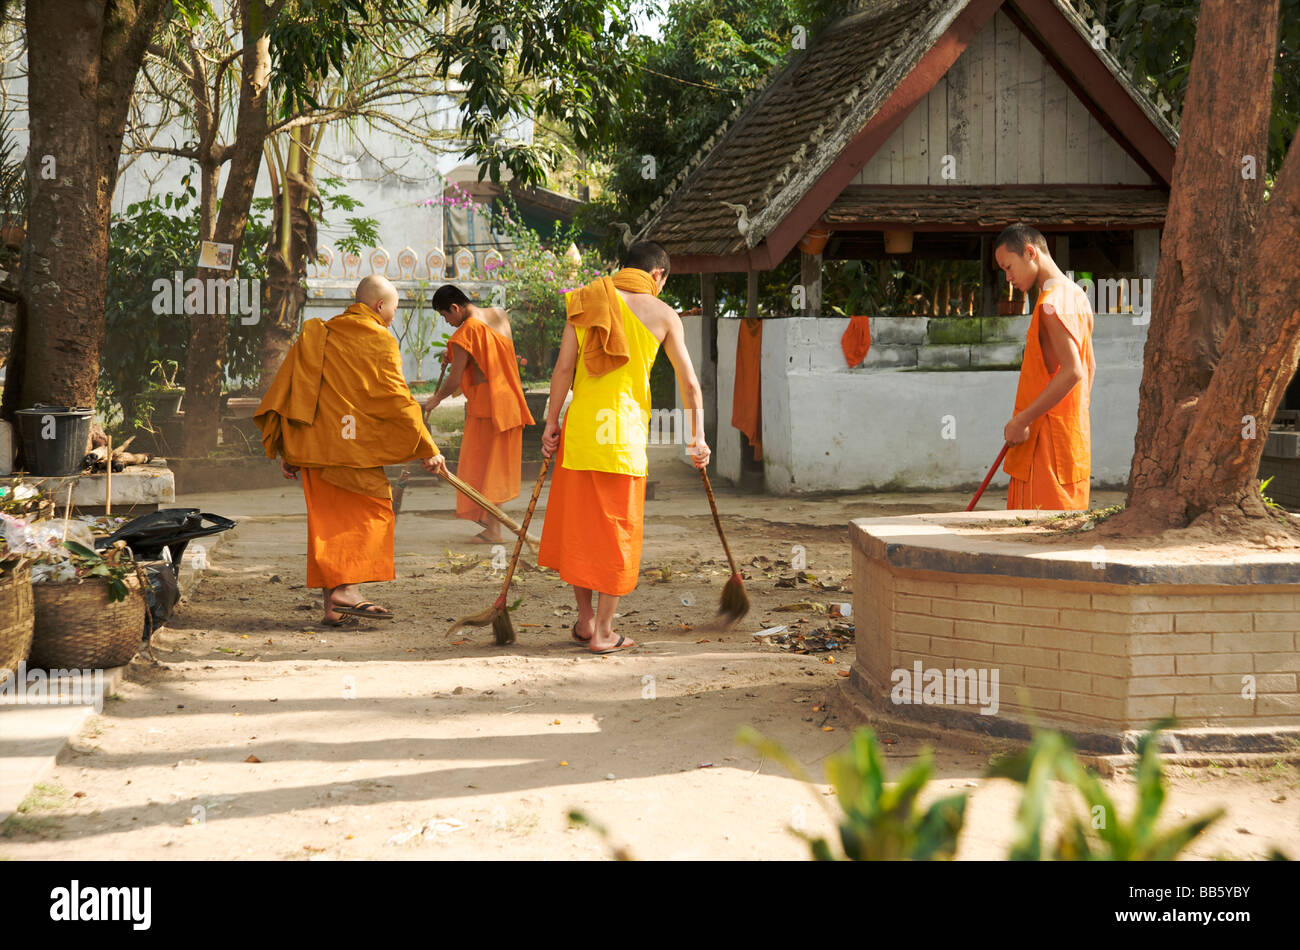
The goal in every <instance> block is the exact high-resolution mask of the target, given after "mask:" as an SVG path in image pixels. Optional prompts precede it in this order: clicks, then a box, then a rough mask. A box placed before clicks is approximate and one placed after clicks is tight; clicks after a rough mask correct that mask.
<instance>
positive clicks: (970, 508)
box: [966, 442, 1011, 511]
mask: <svg viewBox="0 0 1300 950" xmlns="http://www.w3.org/2000/svg"><path fill="white" fill-rule="evenodd" d="M1009 448H1011V443H1009V442H1003V443H1002V451H1001V452H999V453H998V457H997V458H996V459H994V460H993V467H992V468H990V469H989V473H988V474H987V475H985V476H984V481H982V482H980V488H979V491H977V492H976V493H975V497H974V498H972V499H971V500H970V504H969V505H967V506H966V510H967V511H974V510H975V503H976V502H977V501H979V500H980V495H982V494H984V489H986V488H988V487H989V482H990V481H992V479H993V473H994V472H996V471H997V470H998V466H999V465H1001V464H1002V460H1003V459H1004V458H1006V455H1007V449H1009Z"/></svg>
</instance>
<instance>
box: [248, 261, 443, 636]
mask: <svg viewBox="0 0 1300 950" xmlns="http://www.w3.org/2000/svg"><path fill="white" fill-rule="evenodd" d="M396 314H397V288H396V287H394V286H393V285H392V283H390V282H389V281H388V280H387V279H385V278H384V277H381V276H378V275H371V276H370V277H366V278H364V279H363V280H362V281H361V283H360V284H358V285H357V293H356V303H354V304H353V305H352V306H350V307H348V309H347V310H345V311H344V312H343V313H341V314H339V315H338V316H337V317H333V318H332V319H330V320H328V321H326V320H320V319H315V320H308V321H306V322H305V323H303V325H302V331H301V333H300V334H299V336H298V339H297V341H296V342H295V343H294V344H293V346H292V347H290V349H289V353H288V355H287V356H286V357H285V360H284V364H283V365H282V366H281V367H280V369H279V371H278V372H277V373H276V374H275V380H274V381H273V382H272V383H271V388H270V389H268V390H267V392H266V396H265V397H264V398H263V399H262V403H261V405H259V406H258V407H257V413H256V414H255V415H254V417H253V418H254V421H256V422H257V424H258V426H259V427H260V428H261V430H262V445H263V447H264V448H265V450H266V454H267V456H268V457H269V458H276V457H279V459H280V471H281V472H282V473H283V474H284V477H285V478H294V479H299V478H300V479H301V481H302V490H303V495H304V496H305V497H306V500H307V586H308V587H319V588H321V589H322V590H323V593H324V605H325V616H324V617H323V619H322V621H321V622H322V623H323V624H324V625H325V626H327V627H341V626H345V625H352V624H355V623H357V618H358V617H371V618H381V619H392V617H393V613H392V611H389V610H387V609H385V608H383V607H380V606H378V605H377V604H372V603H370V602H369V601H366V600H364V599H362V596H361V591H360V590H359V589H358V586H357V585H359V584H363V583H367V582H371V581H391V580H392V579H393V577H394V573H393V525H394V522H395V520H396V519H395V517H394V515H393V506H392V492H391V490H390V489H389V486H388V479H387V478H386V477H385V476H384V469H383V466H384V465H396V464H399V463H402V462H408V461H411V460H412V459H417V458H418V459H421V460H422V464H423V465H424V468H425V470H426V471H428V472H429V473H430V474H436V473H438V472H441V471H445V470H446V460H445V459H443V457H442V453H441V452H439V451H438V447H437V446H436V445H434V444H433V439H432V438H431V437H430V435H429V430H428V429H426V428H425V427H424V421H423V417H422V416H421V414H420V406H419V404H418V403H416V401H415V399H414V398H412V396H411V391H410V389H409V388H408V387H407V385H406V379H405V378H404V377H403V375H402V362H401V355H400V353H399V352H398V348H397V340H396V339H395V338H394V337H393V335H392V334H391V333H390V332H389V331H388V327H389V326H390V325H391V324H392V322H393V317H394V316H395V315H396Z"/></svg>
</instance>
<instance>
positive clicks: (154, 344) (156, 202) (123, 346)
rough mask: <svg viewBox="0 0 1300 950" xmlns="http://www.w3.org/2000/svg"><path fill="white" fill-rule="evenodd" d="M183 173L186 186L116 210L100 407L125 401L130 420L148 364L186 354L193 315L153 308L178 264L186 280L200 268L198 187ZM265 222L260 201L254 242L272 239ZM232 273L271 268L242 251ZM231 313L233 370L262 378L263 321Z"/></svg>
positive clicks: (250, 235)
mask: <svg viewBox="0 0 1300 950" xmlns="http://www.w3.org/2000/svg"><path fill="white" fill-rule="evenodd" d="M181 181H182V189H183V190H182V191H181V192H179V193H177V194H171V193H168V194H155V195H151V196H150V197H148V198H146V199H144V200H143V201H137V202H135V203H134V204H131V205H128V206H127V208H126V211H125V212H123V213H121V214H117V215H114V216H113V223H112V229H111V232H110V239H109V251H108V298H107V305H106V313H105V330H104V346H103V350H102V352H101V357H100V369H99V402H100V409H101V412H102V411H103V410H105V409H106V408H107V407H108V406H110V405H111V404H112V403H114V402H116V403H118V404H119V405H120V406H121V409H122V413H123V417H124V418H125V419H126V420H127V421H132V411H133V410H132V408H131V403H132V398H133V397H134V396H135V395H137V394H138V393H140V392H143V391H144V390H145V389H147V388H149V385H148V380H147V378H146V375H145V374H144V373H142V371H141V370H142V367H150V366H154V365H159V366H168V365H171V364H180V365H183V364H184V362H185V351H186V346H187V343H188V340H189V321H188V319H187V318H186V315H185V314H183V313H175V314H174V313H155V312H154V311H155V308H154V300H155V298H156V297H157V296H158V293H159V291H158V290H157V289H156V288H155V286H154V285H155V282H156V281H158V280H163V281H166V282H167V283H168V284H169V285H170V284H171V282H172V281H173V280H174V279H175V275H176V273H177V272H179V273H180V280H181V282H182V285H183V284H184V281H186V280H188V279H189V278H191V277H194V276H196V274H197V272H198V266H197V265H198V260H197V258H198V254H197V248H198V247H199V209H198V205H197V203H196V202H195V197H196V191H195V188H194V186H193V185H192V184H191V183H190V177H189V176H188V175H187V176H186V177H185V178H183V179H182V180H181ZM266 228H267V226H266V222H265V218H264V217H262V216H261V215H259V214H258V209H257V208H254V211H253V213H252V214H250V216H249V222H248V231H247V235H246V241H250V242H251V243H250V244H248V246H251V247H259V246H265V244H266V235H267V230H266ZM233 276H235V277H238V278H241V279H243V280H254V279H256V280H264V279H265V277H266V273H265V269H264V267H263V263H262V260H261V259H260V258H259V257H258V256H255V255H252V254H241V255H240V256H239V260H238V263H237V266H236V269H235V271H234V274H233ZM169 293H170V291H169ZM258 306H259V308H260V306H261V301H259V302H258ZM232 309H233V308H232ZM228 320H229V325H228V328H227V354H226V358H227V362H226V372H227V375H228V376H229V377H230V378H231V379H249V380H256V379H257V376H258V373H259V371H260V364H259V362H258V352H259V348H260V345H261V336H262V326H263V321H262V320H260V319H259V320H258V321H257V322H256V323H253V324H249V325H245V324H244V323H243V322H242V319H241V315H240V314H239V313H231V314H230V315H229V317H228ZM134 421H140V420H134Z"/></svg>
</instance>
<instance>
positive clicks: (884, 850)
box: [736, 726, 967, 861]
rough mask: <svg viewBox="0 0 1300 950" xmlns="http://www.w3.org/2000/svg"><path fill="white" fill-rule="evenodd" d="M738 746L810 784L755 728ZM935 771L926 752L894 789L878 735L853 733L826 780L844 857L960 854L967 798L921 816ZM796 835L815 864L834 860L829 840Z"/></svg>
mask: <svg viewBox="0 0 1300 950" xmlns="http://www.w3.org/2000/svg"><path fill="white" fill-rule="evenodd" d="M736 741H737V742H738V743H740V744H741V745H748V746H751V747H752V748H754V749H755V750H756V751H758V752H759V754H760V755H763V756H765V757H767V758H771V759H774V760H775V761H777V762H780V763H781V764H782V765H783V766H785V768H786V769H788V770H789V771H790V773H791V774H792V775H794V776H795V777H796V778H800V779H803V780H804V781H808V778H807V775H806V774H805V773H804V771H803V768H802V767H801V766H800V765H799V763H798V762H796V761H795V760H794V758H793V757H792V756H791V755H790V754H789V753H788V752H786V751H785V749H783V748H782V747H781V746H779V745H777V744H776V743H775V742H773V741H772V740H770V739H767V738H764V737H763V736H762V735H760V734H759V733H758V732H756V731H755V730H754V729H752V728H751V727H749V726H745V727H744V728H742V729H741V730H740V733H739V734H738V735H737V736H736ZM933 771H934V762H933V758H932V756H931V753H930V751H929V750H928V749H927V750H925V751H924V752H923V753H922V754H921V756H920V758H919V759H918V760H917V761H916V762H915V763H913V764H912V766H911V767H910V768H909V769H908V770H907V771H906V772H904V773H903V774H902V775H901V776H900V777H899V778H898V780H897V781H896V782H894V783H892V784H890V782H889V776H888V774H887V773H886V771H885V765H884V753H883V752H882V750H881V747H880V742H879V740H877V739H876V735H875V733H874V732H872V731H871V730H870V729H869V728H862V729H858V730H857V731H856V732H854V733H853V738H852V739H850V740H849V745H848V748H846V749H845V750H844V751H843V752H842V753H840V754H839V755H836V756H833V757H832V758H831V759H829V760H828V761H827V763H826V777H827V780H828V781H829V782H830V783H831V785H832V787H834V789H835V798H836V801H838V802H839V805H840V808H841V810H842V815H841V817H840V820H839V830H840V846H841V847H842V848H843V852H844V853H843V857H845V858H847V859H848V860H850V861H899V860H911V861H929V860H936V859H947V858H951V857H952V856H953V855H954V854H955V853H956V851H957V836H958V835H959V834H960V833H961V829H962V823H963V822H964V820H965V813H966V800H967V799H966V796H965V795H951V796H949V797H947V798H942V799H940V800H938V801H936V802H934V803H932V804H931V805H930V807H929V808H927V809H926V810H925V811H924V812H922V811H921V810H920V809H919V807H918V805H917V800H918V798H919V797H920V794H921V792H922V791H923V790H924V788H925V784H926V783H927V782H928V781H929V780H930V776H931V774H932V772H933ZM819 797H820V796H819ZM795 833H796V834H798V835H799V837H801V838H803V839H804V840H805V841H807V842H808V845H809V848H810V849H811V851H812V856H813V858H814V859H815V860H818V861H832V860H836V855H835V854H834V852H833V851H832V850H831V846H830V844H829V843H828V842H827V841H826V839H824V838H812V837H809V836H808V835H806V834H804V833H802V832H799V831H796V832H795Z"/></svg>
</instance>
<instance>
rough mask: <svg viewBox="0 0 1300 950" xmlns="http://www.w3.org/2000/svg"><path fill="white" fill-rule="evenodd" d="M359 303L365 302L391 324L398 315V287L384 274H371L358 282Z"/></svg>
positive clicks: (385, 322) (387, 323)
mask: <svg viewBox="0 0 1300 950" xmlns="http://www.w3.org/2000/svg"><path fill="white" fill-rule="evenodd" d="M357 303H363V304H365V305H366V306H367V307H369V308H370V309H371V310H373V311H374V312H375V313H377V314H379V316H380V318H381V319H382V320H383V321H384V326H390V325H391V324H392V322H393V318H394V317H395V316H397V288H396V287H394V286H393V282H392V281H391V280H389V279H388V278H387V277H385V276H383V275H382V274H370V275H369V276H367V277H362V278H361V283H359V284H357Z"/></svg>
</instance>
